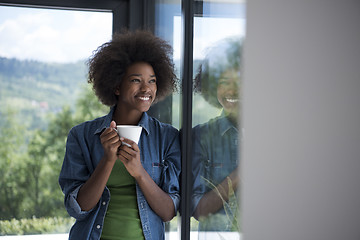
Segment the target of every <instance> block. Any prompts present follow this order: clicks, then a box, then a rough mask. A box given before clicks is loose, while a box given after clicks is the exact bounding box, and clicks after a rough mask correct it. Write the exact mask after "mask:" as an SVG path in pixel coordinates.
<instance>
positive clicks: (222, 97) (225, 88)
mask: <svg viewBox="0 0 360 240" xmlns="http://www.w3.org/2000/svg"><path fill="white" fill-rule="evenodd" d="M239 83H240V72H239V71H238V70H235V69H230V70H227V71H225V72H224V73H223V74H222V75H221V76H220V79H219V82H218V86H217V99H218V101H219V103H220V104H221V106H222V107H223V108H224V111H225V114H226V115H233V116H237V114H238V112H239V106H240V96H239Z"/></svg>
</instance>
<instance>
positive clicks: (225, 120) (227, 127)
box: [219, 111, 238, 136]
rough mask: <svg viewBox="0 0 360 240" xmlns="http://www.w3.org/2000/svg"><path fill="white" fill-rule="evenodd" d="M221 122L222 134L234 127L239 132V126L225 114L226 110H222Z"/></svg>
mask: <svg viewBox="0 0 360 240" xmlns="http://www.w3.org/2000/svg"><path fill="white" fill-rule="evenodd" d="M219 122H220V124H219V129H220V134H221V136H224V134H225V133H226V132H227V131H229V130H230V129H234V130H235V131H236V132H238V129H237V127H235V126H234V124H232V122H230V120H229V119H228V118H227V117H226V116H225V113H224V111H222V113H221V118H220V119H219Z"/></svg>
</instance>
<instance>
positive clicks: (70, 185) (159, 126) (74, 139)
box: [59, 108, 181, 240]
mask: <svg viewBox="0 0 360 240" xmlns="http://www.w3.org/2000/svg"><path fill="white" fill-rule="evenodd" d="M114 109H115V108H112V109H111V111H110V113H109V114H108V115H106V116H104V117H100V118H97V119H94V120H92V121H88V122H84V123H82V124H79V125H77V126H75V127H73V128H72V129H71V130H70V132H69V135H68V138H67V143H66V153H65V158H64V162H63V165H62V169H61V172H60V176H59V184H60V186H61V189H62V191H63V193H64V195H65V198H64V202H65V207H66V210H67V211H68V213H69V215H70V216H72V217H74V218H75V219H76V222H75V224H74V225H73V226H72V228H71V230H70V234H69V239H76V240H79V239H100V237H101V232H102V226H103V222H104V218H105V215H106V211H107V207H108V205H109V201H110V191H109V189H108V188H107V187H105V189H104V192H103V194H102V196H101V198H100V200H99V202H98V204H97V205H96V206H95V207H94V208H93V209H91V210H90V211H82V210H81V208H80V206H79V204H78V202H77V201H76V199H77V194H78V191H79V189H80V188H81V186H82V185H83V184H84V183H85V182H86V180H88V179H89V177H90V176H91V174H92V173H93V172H94V170H95V168H96V166H97V165H98V163H99V162H100V160H101V158H102V157H103V154H104V150H103V147H102V145H101V142H100V134H101V133H102V131H103V130H104V129H105V128H107V127H109V126H110V122H111V120H112V115H113V113H114ZM138 125H139V126H142V127H143V130H142V133H141V137H140V140H139V144H138V145H139V148H140V159H141V163H142V165H143V167H144V169H145V170H146V171H147V172H148V173H149V175H150V176H151V178H152V179H153V180H154V182H155V183H156V184H157V185H158V186H159V187H160V188H161V189H162V190H164V191H165V192H166V193H168V194H169V196H170V197H171V199H172V200H173V203H174V206H175V214H176V212H177V210H178V207H179V201H180V196H179V175H180V167H181V163H180V159H181V155H180V154H181V151H180V139H179V132H178V130H177V129H175V128H174V127H172V126H171V125H168V124H165V123H161V122H159V121H158V120H157V119H155V118H152V117H150V116H148V115H147V114H146V113H144V114H143V116H142V118H141V120H140V122H139V124H138ZM136 195H137V204H138V208H139V215H140V220H141V224H142V229H143V233H144V237H145V239H146V240H159V239H164V231H165V230H164V229H165V228H164V222H163V221H162V219H161V218H160V217H159V216H158V215H157V214H156V213H155V212H154V211H153V210H152V209H151V208H150V206H149V204H148V202H147V201H146V199H145V196H144V194H143V193H142V191H141V189H140V187H139V186H138V184H136Z"/></svg>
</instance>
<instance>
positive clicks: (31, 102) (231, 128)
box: [0, 0, 245, 240]
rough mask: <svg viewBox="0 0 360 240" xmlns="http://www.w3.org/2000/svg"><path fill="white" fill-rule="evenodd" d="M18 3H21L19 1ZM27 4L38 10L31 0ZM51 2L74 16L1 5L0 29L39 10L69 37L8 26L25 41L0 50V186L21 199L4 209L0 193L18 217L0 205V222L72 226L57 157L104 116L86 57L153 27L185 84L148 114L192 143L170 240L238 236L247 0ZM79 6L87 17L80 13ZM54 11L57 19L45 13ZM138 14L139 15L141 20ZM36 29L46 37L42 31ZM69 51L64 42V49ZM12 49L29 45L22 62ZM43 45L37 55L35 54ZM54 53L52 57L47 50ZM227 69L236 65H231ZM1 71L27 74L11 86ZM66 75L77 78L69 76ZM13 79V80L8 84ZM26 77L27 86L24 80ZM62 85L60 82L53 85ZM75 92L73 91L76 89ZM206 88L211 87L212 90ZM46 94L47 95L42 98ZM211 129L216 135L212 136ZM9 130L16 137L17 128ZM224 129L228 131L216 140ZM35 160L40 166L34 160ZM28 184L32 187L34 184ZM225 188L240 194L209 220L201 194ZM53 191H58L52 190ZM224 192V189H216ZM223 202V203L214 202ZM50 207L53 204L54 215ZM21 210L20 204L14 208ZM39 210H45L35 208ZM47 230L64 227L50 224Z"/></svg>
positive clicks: (233, 194)
mask: <svg viewBox="0 0 360 240" xmlns="http://www.w3.org/2000/svg"><path fill="white" fill-rule="evenodd" d="M16 2H17V3H21V1H16ZM30 2H31V3H30ZM24 4H34V5H38V4H41V3H39V2H38V0H33V1H27V2H26V3H24ZM51 4H52V6H47V7H50V8H65V9H72V10H55V9H33V8H26V9H25V8H19V7H17V8H14V7H8V6H4V7H0V11H1V14H0V24H3V25H2V27H0V31H4V29H5V30H6V27H4V26H6V25H5V23H6V24H10V23H11V21H6V20H5V18H6V17H10V19H11V18H14V17H15V16H16V15H15V14H14V13H13V12H11V11H14V12H17V11H18V12H20V11H34V12H39V13H41V14H43V15H41V16H39V17H38V18H37V20H38V21H39V22H40V23H47V22H51V21H50V20H46V21H45V19H48V18H50V17H54V16H55V15H57V13H59V14H62V17H61V19H62V20H61V22H60V24H59V22H57V23H56V24H59V25H58V26H59V27H60V28H63V29H62V30H63V31H64V32H65V33H68V34H70V36H71V37H66V36H65V35H59V34H58V33H57V32H56V31H57V30H56V28H55V27H42V28H40V27H39V24H33V22H31V21H29V19H25V20H23V23H22V24H21V25H19V28H16V27H15V26H14V25H12V26H11V28H8V29H10V30H11V31H14V32H15V33H16V34H17V36H18V39H19V40H20V41H21V44H20V42H17V43H16V44H14V43H15V41H18V40H11V44H7V43H5V41H7V40H9V38H8V37H7V38H1V39H0V52H1V54H4V56H0V57H1V62H0V64H2V65H1V69H0V91H1V92H0V110H1V116H6V118H3V117H1V119H0V127H1V129H2V132H1V136H0V137H1V141H2V142H4V143H6V144H7V145H5V144H2V145H3V146H2V148H0V154H2V155H1V159H8V160H7V161H2V160H0V161H1V163H0V164H2V165H1V168H0V171H2V172H1V174H0V175H1V176H4V177H2V179H1V181H2V182H3V183H2V184H5V183H6V184H7V185H6V187H9V188H10V189H12V190H15V189H16V191H11V192H12V193H13V194H15V195H13V196H11V198H8V200H7V202H6V199H1V198H2V197H3V196H5V195H4V194H3V193H2V195H1V196H0V200H1V201H5V205H3V204H2V203H1V204H0V206H9V209H10V208H11V209H17V210H18V213H16V214H13V215H6V216H5V214H4V211H5V210H7V208H6V209H5V208H0V211H2V212H1V218H2V219H7V218H13V217H15V218H17V219H21V218H32V216H36V218H38V217H39V216H42V215H39V214H33V213H32V211H39V212H45V213H46V211H45V210H44V209H45V207H48V208H50V209H51V211H50V212H51V214H49V216H51V217H61V219H60V220H59V219H57V218H53V219H52V220H51V221H61V222H62V223H65V224H64V230H63V229H62V230H56V231H59V232H66V231H68V228H69V227H70V226H71V224H72V222H71V220H70V221H65V220H64V219H66V218H67V213H66V212H65V208H64V207H63V202H62V194H61V191H59V189H58V186H57V179H56V178H57V176H58V172H59V169H57V168H59V166H61V163H59V162H57V161H60V162H62V158H61V157H60V159H59V157H58V156H59V155H61V154H63V153H64V145H62V144H63V143H65V139H66V134H67V132H68V130H69V128H70V127H72V126H73V125H74V124H75V123H76V122H79V121H82V120H83V119H84V118H85V117H86V118H88V119H92V118H94V117H95V116H98V115H101V114H103V113H104V111H107V110H104V109H103V108H101V106H100V105H99V104H98V103H97V101H89V99H91V97H90V95H91V94H89V95H88V93H89V92H90V91H89V89H86V88H85V87H82V86H81V84H77V82H81V81H82V82H83V83H86V65H84V60H85V59H86V58H87V57H89V56H90V54H91V51H92V50H94V49H96V47H98V46H99V45H100V44H102V43H104V42H106V41H107V40H109V39H110V37H111V33H112V32H114V31H117V30H118V29H121V28H122V27H127V28H129V29H136V28H144V27H150V29H152V30H153V31H154V33H155V34H156V35H158V36H160V37H161V38H163V39H165V40H167V41H168V42H170V43H171V44H172V46H173V48H174V55H173V56H174V62H175V66H176V69H177V71H178V77H179V79H180V80H181V82H180V83H181V84H180V89H179V92H178V93H174V94H173V95H172V96H170V97H168V98H166V99H165V100H164V101H162V102H160V103H158V104H156V105H155V106H153V107H152V108H151V109H150V111H149V113H150V115H153V116H155V117H157V118H159V119H160V120H161V121H163V122H168V123H170V124H172V125H173V126H175V127H176V128H178V129H182V130H183V133H184V136H185V137H186V138H187V139H188V140H189V142H191V146H187V145H185V146H184V145H183V148H184V149H183V150H184V151H183V152H185V153H186V152H190V153H189V155H186V154H183V155H184V157H183V162H185V165H186V164H187V169H188V170H189V171H185V170H184V169H183V178H182V188H183V190H184V189H185V190H184V191H185V193H184V194H183V196H182V209H181V212H180V213H179V214H178V216H177V217H176V218H175V219H174V220H172V221H171V222H170V223H167V225H166V239H172V240H173V239H180V238H181V239H223V238H225V239H239V238H241V234H239V232H241V229H240V228H239V226H240V224H239V222H237V221H238V220H239V219H240V216H239V215H240V211H239V201H240V193H239V191H237V190H239V188H237V187H236V186H238V184H239V181H238V178H239V176H238V175H236V174H235V173H236V169H237V168H238V164H239V144H240V141H241V139H242V128H241V123H240V119H241V117H239V115H241V110H240V111H238V110H239V109H241V89H240V87H241V86H240V85H241V49H242V44H243V40H244V37H245V2H244V1H243V0H226V1H217V0H211V1H210V0H209V1H181V0H155V1H112V0H106V1H101V2H96V3H95V2H89V3H83V2H82V1H79V0H73V1H69V2H66V3H62V2H61V1H58V2H57V1H55V2H53V3H51ZM41 7H44V6H41ZM188 7H190V8H188ZM9 9H12V10H11V11H10V10H9ZM74 9H75V10H76V9H88V10H87V11H75V10H74ZM93 9H97V11H98V12H93V11H90V10H93ZM49 12H51V14H48V13H49ZM139 12H140V13H141V14H138V13H139ZM72 13H76V14H73V15H75V16H76V17H75V18H76V19H75V18H74V19H72V17H71V16H72V15H71V14H72ZM135 13H136V14H135ZM66 14H68V15H66ZM21 15H22V16H24V15H25V14H24V13H22V14H21ZM65 15H66V16H65ZM90 16H91V17H90ZM81 19H82V20H84V19H86V20H89V19H90V20H92V19H97V20H94V22H96V24H98V23H102V24H103V25H102V27H100V26H99V28H96V26H98V25H96V24H95V25H94V24H89V22H86V21H85V22H84V25H81V26H79V28H77V30H74V28H73V27H74V26H75V25H76V24H75V21H77V20H81ZM68 20H71V21H72V23H71V24H70V25H66V24H67V21H68ZM27 24H28V25H27ZM25 26H28V27H25ZM33 26H37V27H38V31H36V33H43V34H42V35H41V36H40V37H39V38H36V34H35V33H34V34H32V35H31V36H28V37H26V35H25V34H24V32H21V31H19V30H21V29H27V28H29V29H31V28H32V27H33ZM88 26H91V30H90V31H87V30H86V29H87V27H88ZM14 29H16V30H14ZM40 30H42V31H44V30H45V32H41V31H40ZM78 33H81V35H80V36H79V37H80V38H79V39H78V38H76V37H75V36H76V35H77V34H78ZM88 33H89V34H93V35H90V37H87V38H86V40H82V37H84V36H88V35H87V34H88ZM0 34H1V35H2V36H12V35H11V34H5V35H4V34H3V32H0ZM19 36H20V37H19ZM38 36H39V35H38ZM34 39H35V40H36V39H39V40H36V41H35V40H34ZM47 39H50V40H51V41H50V43H51V44H49V43H46V42H45V43H44V42H41V41H43V40H47ZM53 39H56V40H59V42H56V41H55V40H53ZM31 40H32V41H33V43H32V42H31ZM40 40H41V41H40ZM79 42H81V43H89V42H93V45H92V46H91V47H89V48H88V49H85V48H83V47H85V44H78V43H79ZM35 43H36V44H35ZM56 43H57V44H56ZM63 44H68V45H65V48H61V46H62V45H63ZM14 45H15V46H21V45H24V46H27V47H26V48H25V50H21V51H20V53H21V54H20V55H14V54H15V52H16V51H15V50H13V49H15V48H14ZM38 45H40V46H41V48H37V46H38ZM48 46H50V47H51V50H46V49H47V47H48ZM73 46H77V47H76V49H75V50H71V47H73ZM10 50H13V53H14V54H13V55H11V54H10V53H9V54H7V52H8V51H10ZM18 52H19V51H18ZM31 52H35V53H36V54H41V53H42V58H32V57H31V56H32V55H30V53H31ZM74 52H76V54H78V55H77V57H76V58H74V59H70V58H67V55H68V54H69V53H74ZM214 54H215V55H214ZM186 55H188V56H189V58H187V56H186ZM214 56H215V60H217V61H218V60H220V61H219V62H216V61H215V60H214ZM56 57H57V58H56ZM56 59H57V60H56ZM224 63H228V64H230V65H231V66H232V67H227V66H225V64H224ZM5 65H6V66H7V67H8V66H14V68H13V69H15V67H16V69H19V68H21V69H24V70H21V71H17V70H15V71H14V70H12V71H11V73H12V74H13V75H14V76H13V75H11V79H10V78H9V77H8V76H6V75H5V74H6V70H4V69H6V68H4V67H3V66H5ZM212 66H216V68H213V67H212ZM200 69H201V75H200V74H199V73H200ZM208 70H210V71H208ZM28 72H29V73H32V74H35V75H36V77H35V76H33V75H24V74H23V73H28ZM189 73H190V75H189ZM65 74H68V75H65ZM15 75H16V76H15ZM70 75H72V77H66V76H70ZM45 76H47V77H49V78H45ZM7 79H10V80H11V81H5V80H7ZM25 79H26V81H20V80H25ZM45 79H46V80H45ZM74 79H76V81H75V80H74ZM80 79H81V80H80ZM40 80H41V81H40ZM58 82H61V84H57V83H58ZM26 84H27V85H26ZM56 84H57V85H56ZM75 85H76V87H73V86H75ZM229 89H230V90H231V91H232V93H229V92H231V91H230V90H229ZM10 90H11V91H12V92H13V95H12V98H9V97H10V95H9V92H11V91H10ZM210 90H215V92H214V91H210ZM214 93H215V95H214ZM49 95H50V96H51V97H50V98H48V100H44V99H45V97H46V96H47V97H49ZM29 96H36V97H35V98H34V97H32V98H31V97H29ZM23 98H25V99H26V101H24V100H23ZM33 98H34V99H33ZM5 99H7V100H5ZM9 99H11V100H9ZM184 99H185V101H184ZM184 103H190V104H184ZM85 104H87V105H85ZM81 105H82V106H83V107H82V108H81ZM64 106H66V107H64ZM84 106H86V107H84ZM22 107H24V108H22ZM9 109H10V110H9ZM88 109H96V111H88ZM14 110H15V111H14ZM74 113H75V114H74ZM229 116H231V117H229ZM17 121H18V122H17ZM11 124H12V125H11ZM216 124H218V125H216ZM217 126H218V127H217ZM214 128H215V129H216V130H218V132H214V131H213V129H214ZM13 129H15V130H16V131H12V130H13ZM187 130H189V131H187ZM219 130H220V131H221V130H223V131H222V132H221V133H219ZM24 133H26V134H24ZM219 134H220V136H218V135H219ZM224 134H225V135H224ZM9 136H10V137H9ZM224 136H225V137H224ZM216 139H218V142H216ZM207 140H208V141H207ZM20 143H21V144H20ZM24 143H25V144H24ZM49 143H52V144H49ZM41 144H42V145H41ZM19 146H20V147H19ZM32 146H33V147H32ZM9 149H11V151H10V150H9ZM190 150H191V151H190ZM38 154H43V155H45V156H46V158H40V157H37V156H38ZM10 159H11V161H10ZM14 159H17V160H16V161H15V160H14ZM24 159H25V160H24ZM35 159H38V160H37V161H34V160H35ZM39 159H40V160H39ZM44 159H46V160H44ZM13 160H14V161H13ZM42 161H48V162H49V166H44V164H43V162H42ZM17 163H21V164H17ZM10 168H13V169H11V171H12V172H14V173H16V174H17V175H14V174H13V176H12V175H10V174H8V173H10ZM39 169H41V170H39ZM30 170H32V171H30ZM231 173H233V175H232V176H235V177H236V178H234V179H233V181H232V182H228V181H227V180H226V179H227V178H226V177H227V176H228V175H229V174H231ZM27 176H28V177H27ZM5 177H6V181H5ZM30 178H31V179H34V180H33V181H30V180H29V179H30ZM50 178H51V179H50ZM15 179H16V181H15ZM36 179H38V180H36ZM190 180H191V181H190ZM11 181H12V182H11ZM9 182H11V183H13V185H12V184H9ZM50 183H54V185H51V184H50ZM221 183H223V184H222V186H223V187H225V188H227V187H228V186H229V184H233V185H236V186H235V188H234V189H235V191H231V190H230V191H229V190H228V189H227V190H226V191H225V192H227V193H228V194H229V193H230V195H231V198H230V200H228V199H225V201H222V200H221V198H220V202H219V207H218V208H217V209H215V210H214V209H213V210H212V213H211V214H210V215H208V213H205V215H204V214H203V213H201V211H200V210H201V209H203V210H204V209H206V205H209V204H207V203H208V201H205V200H206V198H204V199H203V200H201V199H202V196H205V195H206V193H207V192H208V191H210V190H211V189H214V188H213V187H214V186H217V185H219V184H221ZM14 184H15V185H14ZM50 185H51V186H50ZM2 186H5V185H2ZM2 186H1V188H0V191H5V190H4V189H7V188H6V187H5V188H3V187H2ZM54 188H57V193H54V192H53V189H54ZM21 189H23V192H20V190H21ZM39 189H42V190H39ZM44 189H45V191H44ZM230 189H231V187H230ZM218 190H219V191H222V189H220V188H218ZM16 194H17V195H16ZM51 194H55V195H51ZM57 194H58V195H57ZM213 195H215V197H216V196H218V192H217V191H216V190H213ZM29 198H31V199H32V200H31V201H28V203H25V199H29ZM226 198H227V197H226ZM9 199H10V200H9ZM14 199H21V201H19V202H18V203H17V202H16V201H12V200H14ZM22 200H24V202H22ZM50 200H51V201H50ZM41 201H43V202H41ZM46 201H48V202H46ZM217 201H219V198H218V197H217ZM43 203H44V204H43ZM45 203H46V204H48V205H49V206H54V207H52V208H51V207H49V206H48V205H46V204H45ZM15 204H18V205H21V207H20V208H18V207H13V205H15ZM51 204H53V205H51ZM39 206H42V207H41V208H39ZM197 206H202V207H201V208H199V209H200V210H199V209H196V208H197ZM23 210H24V211H23ZM15 212H16V211H15ZM9 216H10V217H9ZM49 221H50V220H49ZM49 224H50V225H59V224H58V223H56V224H53V222H51V223H49ZM9 225H14V224H11V223H10V224H9ZM178 226H181V228H179V227H178ZM214 226H215V227H214ZM1 229H2V228H1ZM180 232H181V235H180V234H179V233H180ZM65 237H66V235H65Z"/></svg>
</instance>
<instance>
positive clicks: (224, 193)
mask: <svg viewBox="0 0 360 240" xmlns="http://www.w3.org/2000/svg"><path fill="white" fill-rule="evenodd" d="M238 171H239V169H238V168H236V169H235V170H233V171H232V172H231V173H230V175H229V176H228V178H230V180H231V183H232V188H233V191H236V189H237V187H238V184H239V180H240V178H239V173H238ZM228 178H225V179H224V180H223V181H222V182H221V183H220V184H219V185H217V186H216V189H217V190H216V189H212V190H211V191H209V192H207V193H205V194H204V195H203V197H202V198H201V199H200V201H199V203H198V205H197V206H196V209H195V212H194V217H195V218H196V219H199V218H200V217H206V216H208V215H209V214H210V213H216V212H217V211H219V209H220V208H222V207H223V200H222V199H224V201H226V202H227V201H228V200H229V198H230V196H229V184H228ZM219 194H220V195H221V197H220V196H219Z"/></svg>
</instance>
